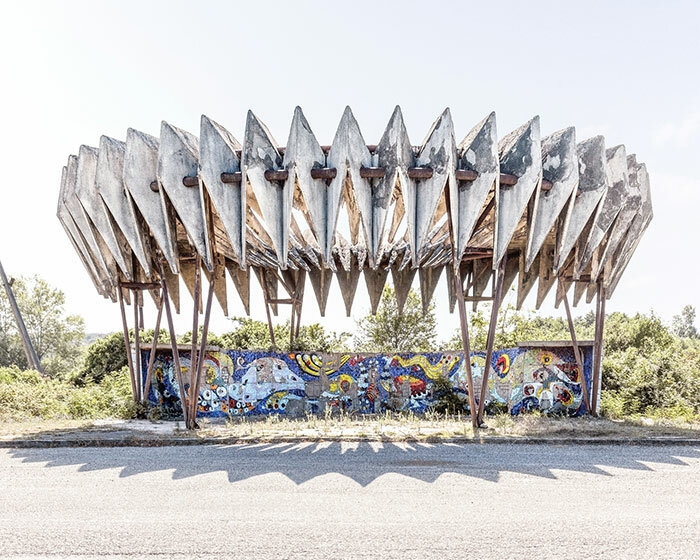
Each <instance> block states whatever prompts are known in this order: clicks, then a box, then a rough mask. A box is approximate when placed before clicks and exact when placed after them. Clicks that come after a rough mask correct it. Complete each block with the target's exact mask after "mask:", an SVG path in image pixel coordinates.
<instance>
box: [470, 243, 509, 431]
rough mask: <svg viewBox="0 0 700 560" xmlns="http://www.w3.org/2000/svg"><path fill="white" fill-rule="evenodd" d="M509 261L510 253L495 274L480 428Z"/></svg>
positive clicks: (480, 395) (480, 409) (481, 392)
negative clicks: (504, 277) (504, 279)
mask: <svg viewBox="0 0 700 560" xmlns="http://www.w3.org/2000/svg"><path fill="white" fill-rule="evenodd" d="M507 261H508V252H507V251H506V253H505V254H504V255H503V258H502V259H501V262H500V263H499V264H498V269H497V270H496V272H495V276H494V282H495V283H496V285H495V288H494V294H493V303H492V305H491V319H490V321H489V332H488V335H487V338H486V363H485V364H484V373H483V374H482V376H481V391H480V392H479V415H478V417H477V421H478V423H479V426H481V425H482V424H483V423H484V406H485V404H486V403H485V400H486V390H487V388H488V386H489V371H490V369H491V361H492V360H493V344H494V340H495V338H496V323H497V322H498V311H499V310H500V309H501V300H502V299H503V298H502V297H501V294H502V292H503V276H504V275H505V271H506V263H507Z"/></svg>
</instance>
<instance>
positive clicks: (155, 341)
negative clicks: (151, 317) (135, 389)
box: [141, 291, 163, 404]
mask: <svg viewBox="0 0 700 560" xmlns="http://www.w3.org/2000/svg"><path fill="white" fill-rule="evenodd" d="M162 317H163V292H162V291H161V294H160V303H159V304H158V315H157V316H156V328H155V330H154V331H153V343H152V344H151V355H150V356H149V357H148V368H147V370H146V383H145V385H144V388H143V395H142V400H141V402H142V403H143V404H146V402H147V401H148V397H149V393H150V392H151V382H152V379H153V368H154V366H155V361H156V350H157V348H158V333H160V320H161V318H162Z"/></svg>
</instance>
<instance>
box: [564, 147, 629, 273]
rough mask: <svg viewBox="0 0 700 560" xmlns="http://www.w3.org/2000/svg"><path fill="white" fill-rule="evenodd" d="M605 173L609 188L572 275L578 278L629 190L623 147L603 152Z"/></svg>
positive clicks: (613, 219) (625, 155)
mask: <svg viewBox="0 0 700 560" xmlns="http://www.w3.org/2000/svg"><path fill="white" fill-rule="evenodd" d="M605 155H606V158H607V172H608V175H609V177H610V187H609V188H608V190H607V192H606V193H605V197H604V198H603V200H602V202H601V203H600V205H599V206H598V209H597V210H596V214H595V218H594V221H593V226H592V228H591V231H590V233H589V235H588V239H587V240H586V246H585V248H584V250H583V251H582V253H581V255H580V259H579V260H578V261H577V262H576V267H575V269H574V275H575V276H576V277H578V276H579V275H580V274H581V273H582V271H583V269H585V268H586V266H587V265H588V264H589V262H590V260H591V257H593V253H594V252H595V250H596V249H597V248H598V246H599V245H600V243H601V242H602V241H603V238H604V237H605V234H606V233H608V230H609V229H610V227H611V226H612V224H613V222H614V221H615V218H616V217H617V215H618V213H619V212H620V209H621V208H622V206H623V204H624V201H625V195H626V193H627V191H628V189H629V180H628V177H627V154H626V153H625V147H624V146H623V145H619V146H615V147H614V148H609V149H607V150H606V151H605Z"/></svg>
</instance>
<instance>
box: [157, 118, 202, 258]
mask: <svg viewBox="0 0 700 560" xmlns="http://www.w3.org/2000/svg"><path fill="white" fill-rule="evenodd" d="M198 155H199V140H198V139H197V137H196V136H194V135H192V134H190V133H189V132H186V131H184V130H181V129H179V128H176V127H174V126H173V125H171V124H169V123H167V122H165V121H163V122H162V123H161V126H160V146H159V147H158V181H159V182H160V185H161V188H162V189H163V190H164V192H165V194H166V195H167V201H169V202H170V204H172V206H173V208H174V209H175V212H177V217H178V219H179V220H180V222H181V223H182V225H183V226H184V228H185V231H186V232H187V235H188V236H189V238H190V240H191V242H192V244H193V245H194V249H195V251H197V253H199V255H200V256H201V257H202V262H203V263H204V266H206V267H207V269H209V270H210V271H211V270H214V261H213V258H212V251H211V240H210V239H209V228H208V227H207V223H206V219H205V216H204V206H203V204H202V196H201V194H200V188H201V185H200V187H186V186H185V185H184V184H183V182H182V180H183V178H184V177H196V176H197V172H198V168H199V161H198ZM162 200H163V204H164V205H165V204H167V202H166V198H165V197H162ZM164 208H165V206H164Z"/></svg>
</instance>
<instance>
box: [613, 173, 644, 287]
mask: <svg viewBox="0 0 700 560" xmlns="http://www.w3.org/2000/svg"><path fill="white" fill-rule="evenodd" d="M636 176H637V177H636V179H637V182H638V184H639V192H640V196H641V207H640V209H639V212H638V213H637V215H636V216H635V218H634V220H633V221H632V224H631V225H630V227H629V230H628V231H627V235H626V236H625V238H624V240H623V242H622V243H621V246H620V247H619V248H618V250H617V252H616V254H615V256H614V257H613V267H612V271H611V273H610V275H609V276H608V277H606V278H605V279H604V280H605V293H606V296H607V295H611V294H612V292H613V291H614V290H615V287H616V286H617V283H618V282H619V280H620V277H621V276H622V273H623V272H624V270H625V268H626V267H627V264H628V263H629V261H630V260H631V258H632V255H633V254H634V251H635V250H636V248H637V245H638V244H639V241H640V240H641V237H642V235H643V233H644V231H645V230H646V228H647V226H648V225H649V222H651V219H652V217H653V215H654V212H653V209H652V205H651V192H650V185H649V174H648V173H647V169H646V165H644V164H643V163H641V164H638V165H637V169H636Z"/></svg>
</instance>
